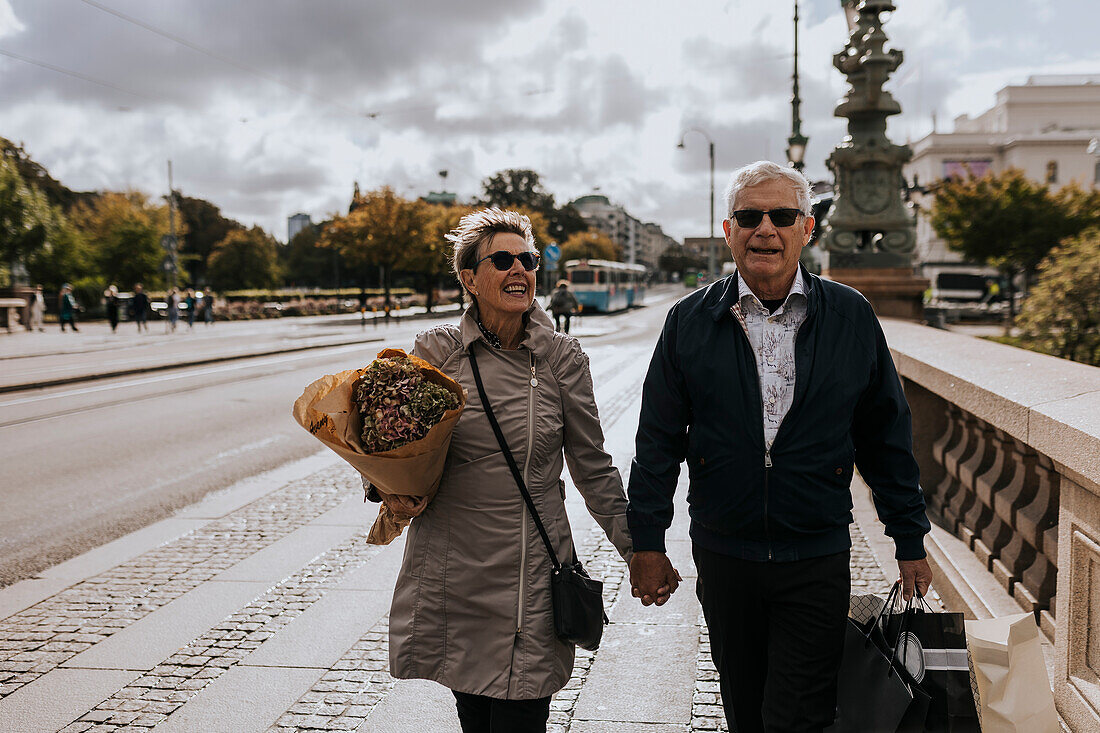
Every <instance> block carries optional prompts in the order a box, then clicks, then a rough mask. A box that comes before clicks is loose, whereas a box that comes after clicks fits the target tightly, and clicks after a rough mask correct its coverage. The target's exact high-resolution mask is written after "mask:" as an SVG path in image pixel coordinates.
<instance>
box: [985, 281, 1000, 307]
mask: <svg viewBox="0 0 1100 733" xmlns="http://www.w3.org/2000/svg"><path fill="white" fill-rule="evenodd" d="M1000 300H1001V284H1000V283H999V282H997V280H996V279H995V278H992V277H987V278H986V279H985V294H984V295H982V301H981V302H982V303H984V304H985V305H992V304H993V303H997V302H999V301H1000Z"/></svg>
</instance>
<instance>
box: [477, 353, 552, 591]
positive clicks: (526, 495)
mask: <svg viewBox="0 0 1100 733" xmlns="http://www.w3.org/2000/svg"><path fill="white" fill-rule="evenodd" d="M470 366H471V367H473V370H474V382H476V383H477V394H478V396H479V397H480V398H481V406H482V407H484V408H485V416H486V417H488V418H489V424H490V425H492V426H493V434H494V435H496V436H497V442H498V443H500V450H501V452H502V453H503V454H504V460H505V461H507V462H508V468H510V469H511V470H512V477H513V478H514V479H515V480H516V485H517V486H519V490H520V493H521V494H523V500H524V501H525V502H526V503H527V509H528V510H529V511H530V512H531V518H532V519H534V520H535V526H536V527H537V528H538V530H539V535H540V536H541V537H542V541H543V544H545V545H546V552H548V553H549V554H550V562H551V563H553V565H554V572H558V571H560V570H561V563H559V562H558V556H557V554H556V553H555V552H554V547H553V545H551V544H550V537H549V536H548V535H547V534H546V527H544V526H543V525H542V519H541V518H540V517H539V513H538V510H537V509H535V502H534V501H533V500H532V499H531V494H530V492H528V491H527V484H525V483H524V482H523V475H522V474H521V473H520V471H519V466H517V465H516V459H515V458H513V457H512V451H510V450H508V442H507V441H506V440H505V439H504V433H503V432H501V430H500V425H499V424H498V423H497V418H496V415H494V414H493V406H492V405H491V404H489V397H488V395H486V394H485V385H484V384H482V382H481V370H479V369H478V368H477V357H476V356H475V355H474V344H470Z"/></svg>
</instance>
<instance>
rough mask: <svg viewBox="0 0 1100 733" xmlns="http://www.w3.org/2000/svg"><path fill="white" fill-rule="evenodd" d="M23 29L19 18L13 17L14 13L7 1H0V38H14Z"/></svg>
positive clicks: (23, 26)
mask: <svg viewBox="0 0 1100 733" xmlns="http://www.w3.org/2000/svg"><path fill="white" fill-rule="evenodd" d="M25 29H26V26H25V25H23V24H22V23H20V22H19V18H16V17H15V11H14V10H12V7H11V3H9V2H8V0H0V38H5V37H7V36H14V35H15V34H17V33H19V32H20V31H22V30H25Z"/></svg>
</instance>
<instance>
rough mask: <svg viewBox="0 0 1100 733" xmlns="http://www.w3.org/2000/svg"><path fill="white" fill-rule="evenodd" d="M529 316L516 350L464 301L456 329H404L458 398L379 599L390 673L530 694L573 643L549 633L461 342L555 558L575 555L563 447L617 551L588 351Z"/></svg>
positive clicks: (522, 520)
mask: <svg viewBox="0 0 1100 733" xmlns="http://www.w3.org/2000/svg"><path fill="white" fill-rule="evenodd" d="M527 320H528V325H527V328H526V333H525V336H524V339H523V342H522V344H521V346H520V348H519V349H517V350H515V351H502V350H497V349H493V348H492V347H490V346H489V345H488V343H487V342H486V341H485V339H484V337H483V336H482V334H481V331H480V330H479V329H478V327H477V322H476V320H475V317H474V312H473V311H472V310H468V311H467V312H466V314H465V315H464V316H463V317H462V320H461V321H460V323H459V325H458V326H454V325H447V326H441V327H438V328H434V329H432V330H429V331H426V332H424V333H421V334H420V335H419V336H417V338H416V344H415V346H414V347H413V353H414V354H416V355H417V356H419V357H421V358H423V359H425V360H426V361H428V362H429V363H431V364H433V365H434V366H436V367H438V368H440V369H441V370H442V371H443V372H445V373H446V374H448V375H449V376H451V377H452V378H454V379H455V380H457V381H458V383H459V384H461V385H462V386H463V387H465V388H466V390H467V392H468V401H467V403H466V409H465V411H464V412H463V413H462V417H461V418H460V419H459V421H458V424H457V425H456V426H455V430H454V435H453V438H452V441H451V448H450V452H449V453H448V456H447V463H446V467H445V468H444V472H443V479H442V482H441V483H440V486H439V493H438V494H436V496H435V498H434V499H433V500H432V502H431V504H429V505H428V507H427V508H426V509H425V511H424V513H423V514H422V515H420V516H419V517H417V518H416V519H414V520H413V522H412V524H411V525H410V527H409V530H408V538H407V540H406V545H405V557H404V560H403V562H402V565H401V571H400V574H399V576H398V579H397V585H396V587H395V588H394V592H393V604H392V607H391V609H390V673H391V674H392V675H393V676H394V677H395V678H398V679H410V678H417V679H429V680H435V681H436V682H439V683H441V684H443V685H446V686H447V687H449V688H451V689H452V690H457V691H459V692H466V693H470V694H475V695H487V696H489V697H495V698H504V699H531V698H538V697H546V696H548V695H551V694H553V693H554V692H556V691H558V690H560V689H561V688H562V687H563V686H564V685H565V683H566V682H567V681H568V680H569V676H570V675H571V674H572V670H573V646H572V645H571V644H566V643H563V642H562V641H560V640H559V639H558V638H557V637H556V636H555V634H554V626H553V612H552V609H551V605H550V568H551V564H550V560H549V556H548V555H547V552H546V546H545V544H543V542H542V539H541V538H540V537H539V533H538V530H537V529H536V528H535V525H534V522H533V520H532V519H531V517H530V513H529V512H528V510H527V507H526V505H525V504H524V501H523V497H522V495H521V494H520V492H519V488H518V487H517V486H516V482H515V479H514V478H513V477H512V473H511V471H510V470H509V468H508V465H507V463H506V462H505V460H504V456H503V454H502V453H501V450H500V447H499V444H498V443H497V440H496V437H495V436H494V435H493V431H492V427H491V426H490V425H489V420H488V419H487V418H486V416H485V412H484V410H483V408H482V403H481V400H480V398H479V397H478V393H477V386H476V383H475V382H474V378H473V371H472V370H471V368H470V361H469V356H468V354H469V349H470V348H474V349H476V350H477V360H478V366H479V367H480V369H481V376H482V379H483V381H484V383H485V391H486V394H487V395H488V398H489V401H490V404H492V407H493V412H494V414H495V415H496V417H497V421H498V422H499V423H500V427H501V430H502V431H503V433H504V436H505V438H506V439H507V441H508V447H509V448H510V449H511V451H512V455H513V456H514V458H515V460H516V464H517V465H518V466H519V467H520V470H521V471H523V474H524V479H525V482H526V484H527V487H528V490H529V491H530V492H531V496H532V498H533V499H534V502H535V505H536V507H537V508H538V511H539V514H540V516H541V517H542V521H543V524H544V525H545V526H546V531H547V534H548V535H549V536H550V540H551V542H552V543H553V544H554V549H555V552H557V554H558V557H559V558H561V559H563V560H565V559H570V558H572V555H573V553H572V550H571V535H570V531H569V522H568V520H567V518H566V514H565V501H564V498H565V484H564V482H562V481H561V478H560V477H561V472H562V467H563V460H562V458H563V449H564V459H565V463H568V464H569V473H570V475H571V476H572V477H573V479H574V483H575V484H576V485H577V488H578V489H579V490H580V492H581V494H582V496H583V497H584V499H585V503H586V505H587V507H588V511H589V513H590V514H591V515H592V516H593V518H595V520H596V521H597V522H598V523H599V525H600V526H601V527H602V528H603V530H604V532H606V533H607V536H608V537H609V538H610V539H611V541H612V542H613V543H614V545H615V547H616V548H617V549H618V551H619V553H620V554H621V555H622V556H623V557H624V559H629V555H630V535H629V531H628V530H627V526H626V497H625V496H624V494H623V484H622V479H621V477H620V476H619V472H618V470H616V469H615V467H614V466H613V465H612V464H611V457H610V456H609V455H608V454H607V453H606V452H605V451H604V448H603V431H602V429H601V428H600V422H599V416H598V415H597V413H596V403H595V400H594V399H593V394H592V376H591V372H590V371H589V368H588V357H587V356H586V355H585V353H584V352H583V351H582V350H581V347H580V344H579V343H578V342H577V340H576V339H574V338H572V337H570V336H566V335H564V334H560V333H555V332H554V329H553V326H552V324H551V322H550V319H549V317H548V316H547V315H546V313H545V311H543V310H542V308H541V307H540V306H539V305H538V303H537V302H536V303H533V304H532V306H531V309H530V310H529V311H528V316H527ZM532 375H534V378H535V379H534V380H532ZM533 381H537V385H536V386H532V382H533Z"/></svg>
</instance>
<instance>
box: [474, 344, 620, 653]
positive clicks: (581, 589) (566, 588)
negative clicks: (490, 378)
mask: <svg viewBox="0 0 1100 733" xmlns="http://www.w3.org/2000/svg"><path fill="white" fill-rule="evenodd" d="M470 366H471V367H473V370H474V381H475V382H477V393H478V395H479V396H480V397H481V404H482V406H483V407H484V408H485V416H486V417H488V418H489V424H490V425H492V427H493V433H494V434H495V435H496V436H497V442H498V443H500V450H501V452H502V453H504V460H506V461H507V462H508V468H510V469H511V470H512V477H513V478H515V480H516V485H517V486H519V490H520V493H522V494H523V500H524V501H525V502H526V503H527V509H528V510H529V511H530V512H531V518H532V519H534V520H535V526H536V527H537V528H538V530H539V535H540V536H541V537H542V542H543V544H545V545H546V552H547V553H549V555H550V563H551V564H552V565H553V569H552V570H551V571H550V599H551V602H552V603H553V606H554V632H555V633H556V634H557V635H558V638H560V639H561V640H562V641H566V642H569V643H571V644H576V645H577V646H579V647H580V648H581V649H587V650H588V651H590V652H594V651H596V650H597V649H598V648H599V646H600V638H601V637H602V636H603V627H604V624H606V623H608V620H607V615H606V614H605V613H604V611H603V583H602V582H600V581H598V580H596V579H594V578H590V577H589V576H588V573H586V572H585V570H584V567H583V566H582V565H581V561H580V560H579V559H577V550H576V547H574V548H573V558H574V562H573V563H571V564H567V565H566V564H562V563H561V562H559V561H558V556H557V553H555V552H554V548H553V546H552V545H551V544H550V537H549V536H548V535H547V534H546V528H545V527H544V526H543V524H542V519H541V518H540V517H539V513H538V510H536V509H535V502H534V501H532V500H531V494H530V492H528V491H527V485H526V484H525V483H524V482H523V475H522V474H521V473H520V470H519V467H518V466H517V465H516V459H515V458H513V457H512V451H510V450H509V449H508V443H507V442H506V441H505V440H504V433H502V432H501V430H500V425H499V424H497V418H496V415H494V414H493V407H492V405H490V404H489V397H488V396H487V395H486V394H485V385H483V384H482V383H481V372H480V370H478V368H477V357H475V356H474V350H473V348H472V345H471V348H470Z"/></svg>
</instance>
